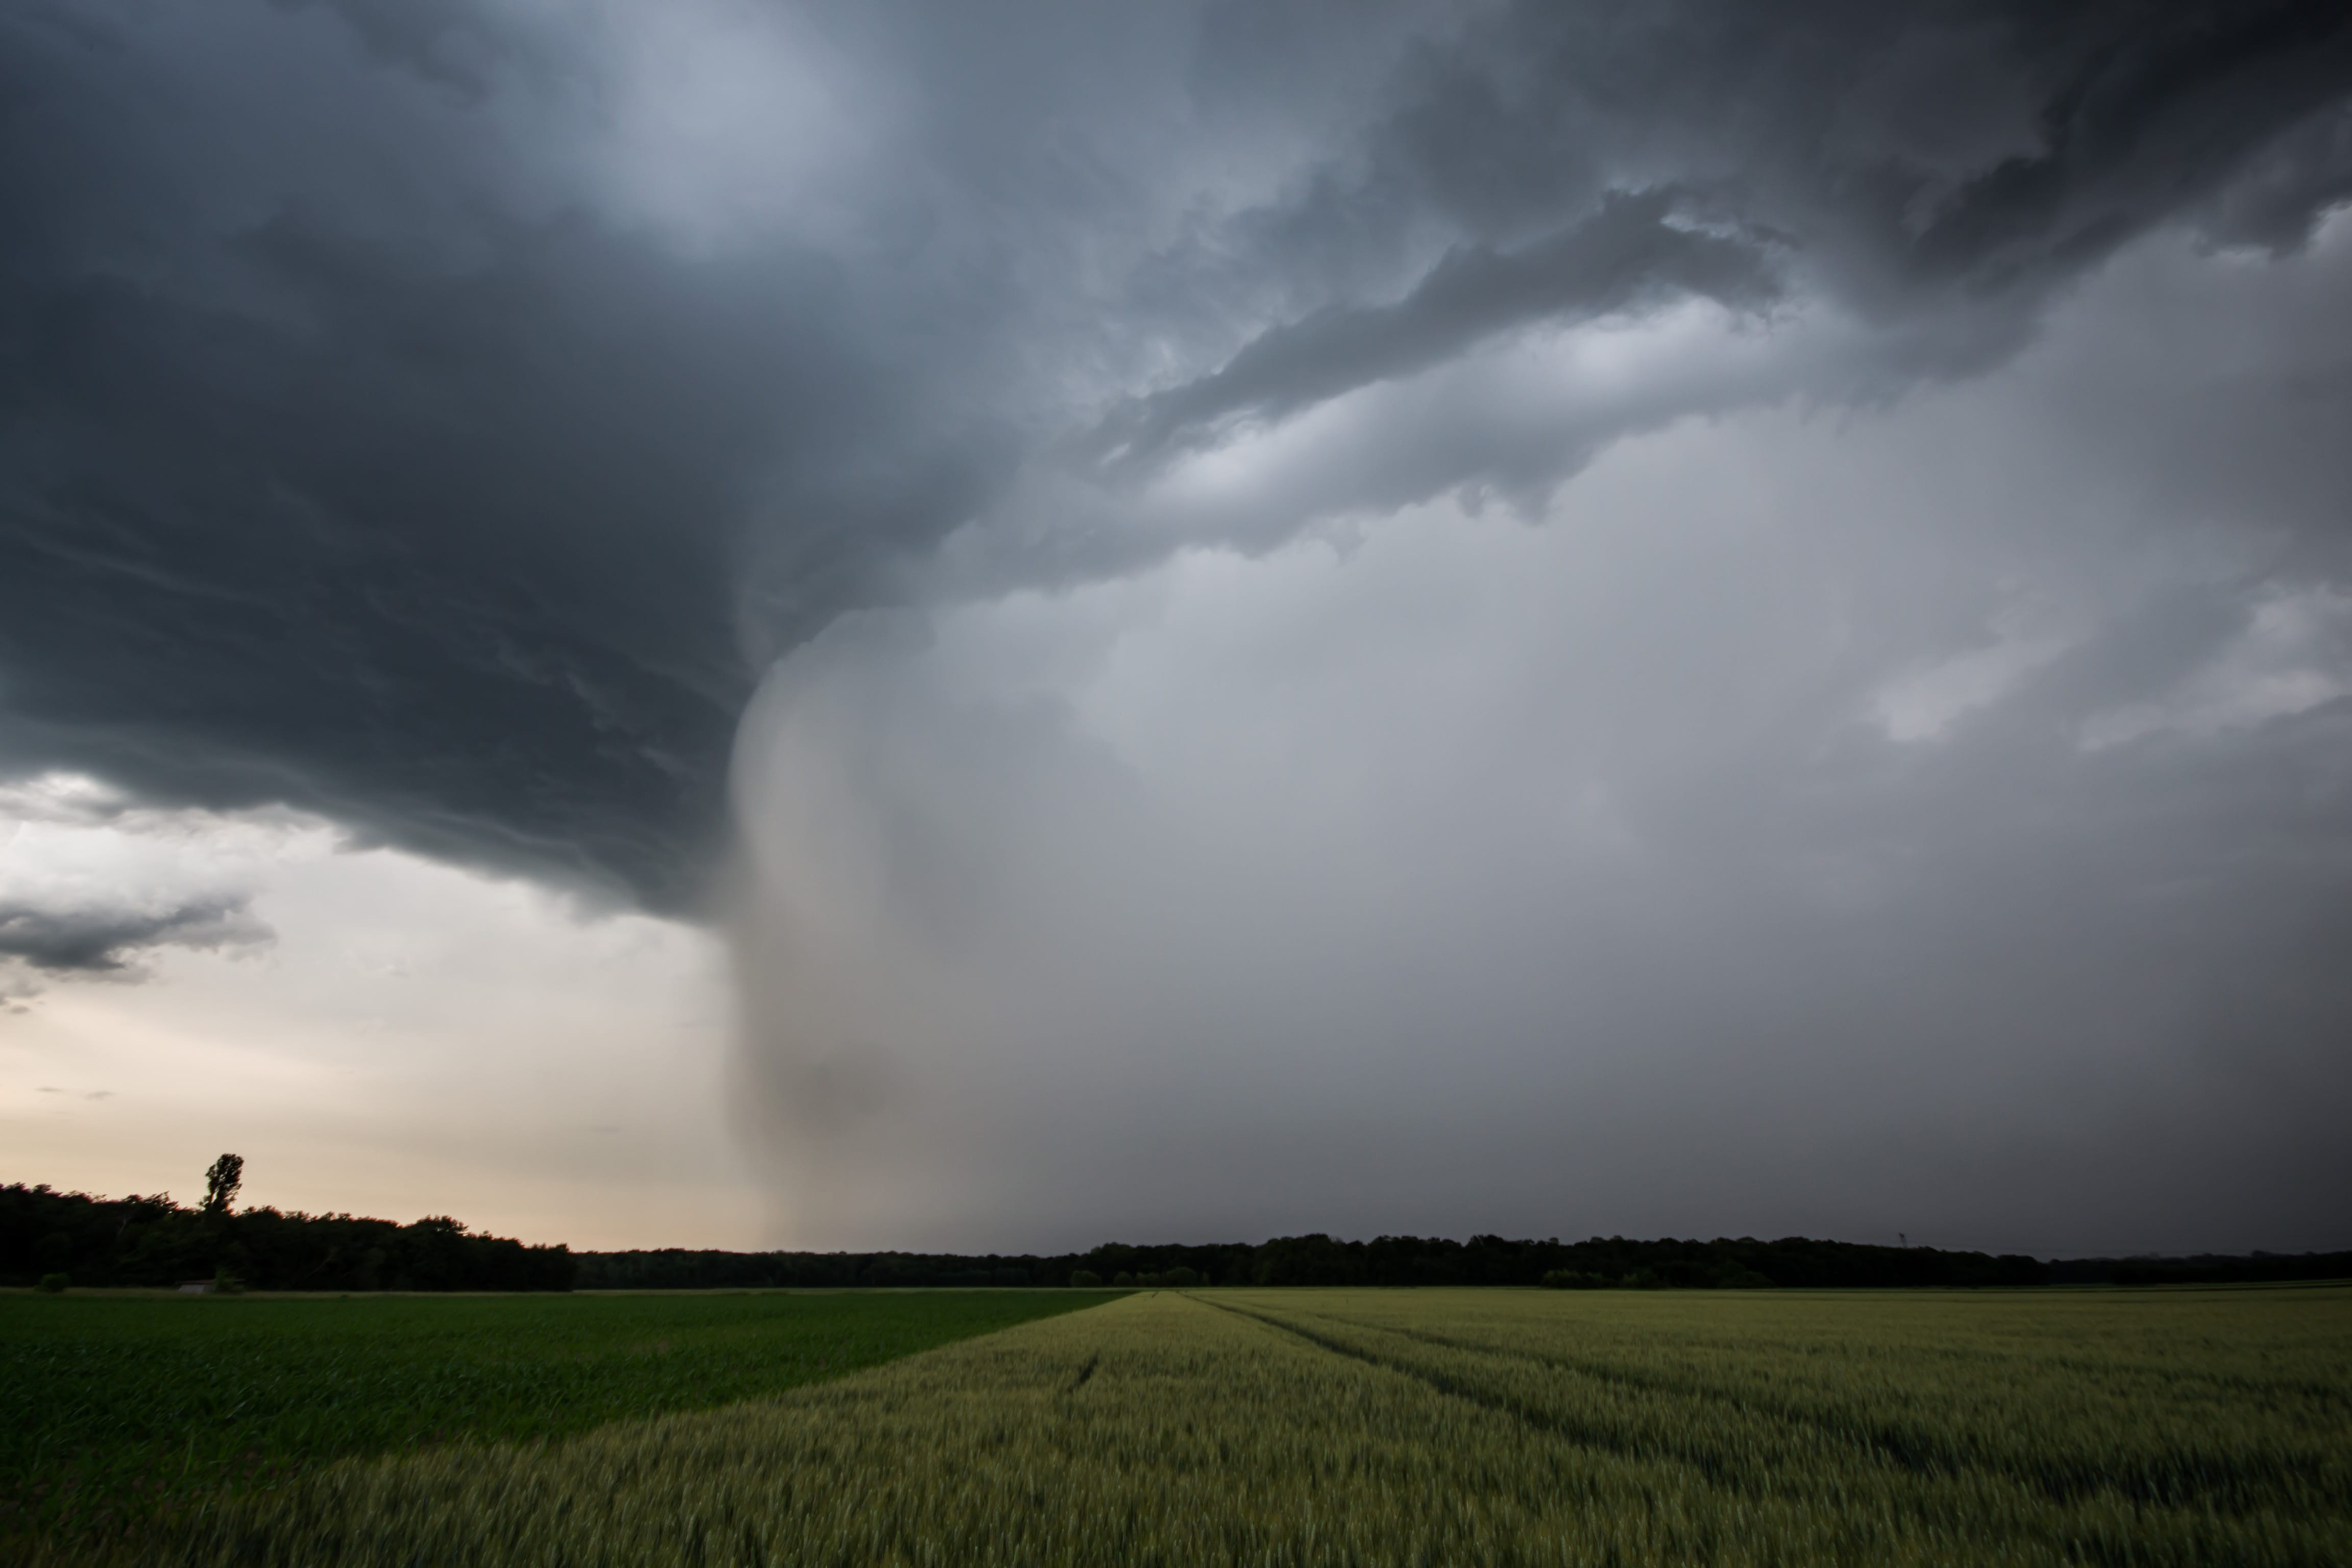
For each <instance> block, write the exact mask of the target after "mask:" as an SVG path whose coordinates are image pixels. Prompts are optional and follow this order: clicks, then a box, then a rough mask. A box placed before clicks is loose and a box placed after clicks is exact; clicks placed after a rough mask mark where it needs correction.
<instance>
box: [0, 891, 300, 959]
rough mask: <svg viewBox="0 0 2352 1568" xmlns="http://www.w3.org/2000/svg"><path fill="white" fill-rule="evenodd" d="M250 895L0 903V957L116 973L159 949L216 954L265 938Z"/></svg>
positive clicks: (266, 930)
mask: <svg viewBox="0 0 2352 1568" xmlns="http://www.w3.org/2000/svg"><path fill="white" fill-rule="evenodd" d="M251 902H252V900H251V899H250V897H249V896H244V895H230V896H222V897H214V898H208V899H200V900H194V901H193V902H189V903H184V904H177V905H173V907H171V908H168V909H139V908H132V907H129V906H122V905H114V906H105V905H100V906H91V905H81V906H64V907H58V906H47V907H45V906H42V905H37V904H33V903H29V902H24V901H17V900H0V958H16V959H21V960H23V961H24V962H25V963H26V964H28V965H30V966H31V967H32V968H34V969H36V970H39V971H41V972H43V973H48V974H75V973H79V974H108V975H119V974H122V973H125V972H127V971H128V970H130V969H131V965H132V964H133V963H135V962H136V960H137V959H138V958H139V957H140V955H142V954H143V953H146V952H152V951H153V950H154V949H157V948H162V947H184V948H195V949H200V950H205V951H217V950H219V949H221V948H226V947H250V946H253V945H256V944H257V943H262V942H268V941H269V940H270V934H271V933H270V931H269V928H268V926H267V925H265V924H263V923H262V922H261V921H258V920H257V919H256V918H255V917H254V915H253V912H252V910H251V908H250V907H249V906H250V905H251Z"/></svg>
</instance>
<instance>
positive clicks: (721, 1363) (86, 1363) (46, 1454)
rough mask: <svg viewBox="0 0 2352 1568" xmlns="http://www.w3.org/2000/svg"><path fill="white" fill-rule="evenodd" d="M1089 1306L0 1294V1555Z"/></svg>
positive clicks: (990, 1299)
mask: <svg viewBox="0 0 2352 1568" xmlns="http://www.w3.org/2000/svg"><path fill="white" fill-rule="evenodd" d="M1096 1300H1101V1298H1100V1297H1096V1296H1089V1295H1085V1294H1074V1293H1071V1292H1067V1291H1013V1290H989V1291H925V1292H920V1293H912V1292H910V1293H898V1292H883V1293H870V1294H864V1295H858V1296H843V1295H708V1296H671V1295H646V1296H359V1297H342V1298H330V1297H317V1296H311V1297H270V1298H259V1297H233V1298H179V1297H171V1296H154V1295H132V1294H128V1293H125V1294H121V1295H99V1296H92V1295H75V1294H68V1295H65V1296H60V1297H50V1296H36V1295H30V1294H26V1293H21V1292H18V1293H8V1294H0V1548H5V1547H7V1546H10V1545H12V1544H13V1545H16V1546H18V1547H21V1546H23V1545H24V1544H25V1543H26V1542H28V1541H30V1540H34V1539H40V1540H47V1541H50V1542H90V1541H92V1540H97V1541H106V1540H114V1539H121V1538H124V1537H126V1536H129V1535H134V1534H136V1533H137V1532H138V1531H140V1530H141V1529H142V1527H143V1526H144V1525H145V1524H147V1523H148V1522H150V1521H152V1520H154V1519H155V1518H156V1517H157V1516H158V1515H161V1514H166V1513H184V1512H186V1511H188V1510H190V1508H191V1507H192V1506H201V1505H202V1504H204V1503H206V1502H209V1501H212V1500H217V1499H220V1498H222V1497H224V1496H229V1495H235V1494H236V1493H238V1492H241V1491H245V1490H251V1489H256V1488H257V1487H266V1486H268V1485H272V1484H276V1483H277V1482H278V1481H280V1480H282V1479H284V1478H285V1477H286V1476H288V1475H289V1474H290V1473H292V1472H293V1471H295V1470H298V1469H299V1468H305V1467H309V1466H313V1465H316V1464H318V1463H320V1462H321V1461H323V1460H328V1459H332V1458H341V1457H345V1456H352V1455H363V1454H381V1453H386V1452H391V1451H396V1450H400V1449H404V1448H411V1447H418V1446H424V1445H432V1444H436V1443H439V1444H446V1443H449V1442H453V1441H458V1440H463V1441H467V1442H498V1441H518V1440H522V1439H528V1438H539V1437H547V1436H557V1435H561V1434H564V1433H571V1432H579V1431H583V1430H585V1429H586V1428H589V1427H592V1426H600V1425H602V1424H604V1423H606V1422H611V1421H615V1420H619V1419H622V1418H624V1417H631V1416H645V1415H657V1414H659V1413H662V1412H665V1411H673V1410H694V1409H705V1408H709V1407H711V1406H714V1405H726V1404H729V1403H731V1402H733V1401H736V1400H742V1399H751V1398H757V1397H760V1396H762V1395H766V1394H778V1393H781V1392H782V1391H783V1390H786V1389H790V1388H794V1387H798V1386H800V1385H801V1384H807V1383H812V1382H814V1381H816V1380H818V1379H821V1378H827V1377H833V1376H837V1375H839V1374H841V1373H847V1372H854V1371H856V1370H857V1369H859V1368H861V1367H868V1366H873V1365H876V1364H877V1363H882V1362H887V1361H889V1360H892V1359H894V1358H896V1357H898V1356H903V1355H907V1354H909V1353H911V1352H916V1351H921V1350H929V1349H930V1348H931V1347H933V1346H936V1345H940V1344H944V1343H946V1342H949V1341H951V1340H957V1339H962V1338H967V1337H969V1336H971V1335H973V1334H981V1333H986V1332H989V1331H992V1330H995V1329H1001V1328H1003V1327H1005V1326H1006V1325H1008V1324H1011V1323H1017V1322H1021V1321H1025V1320H1028V1319H1031V1318H1035V1317H1039V1316H1042V1315H1045V1314H1048V1313H1053V1312H1060V1311H1066V1310H1071V1309H1073V1308H1076V1307H1082V1306H1087V1305H1089V1304H1091V1303H1093V1302H1094V1301H1096Z"/></svg>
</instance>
